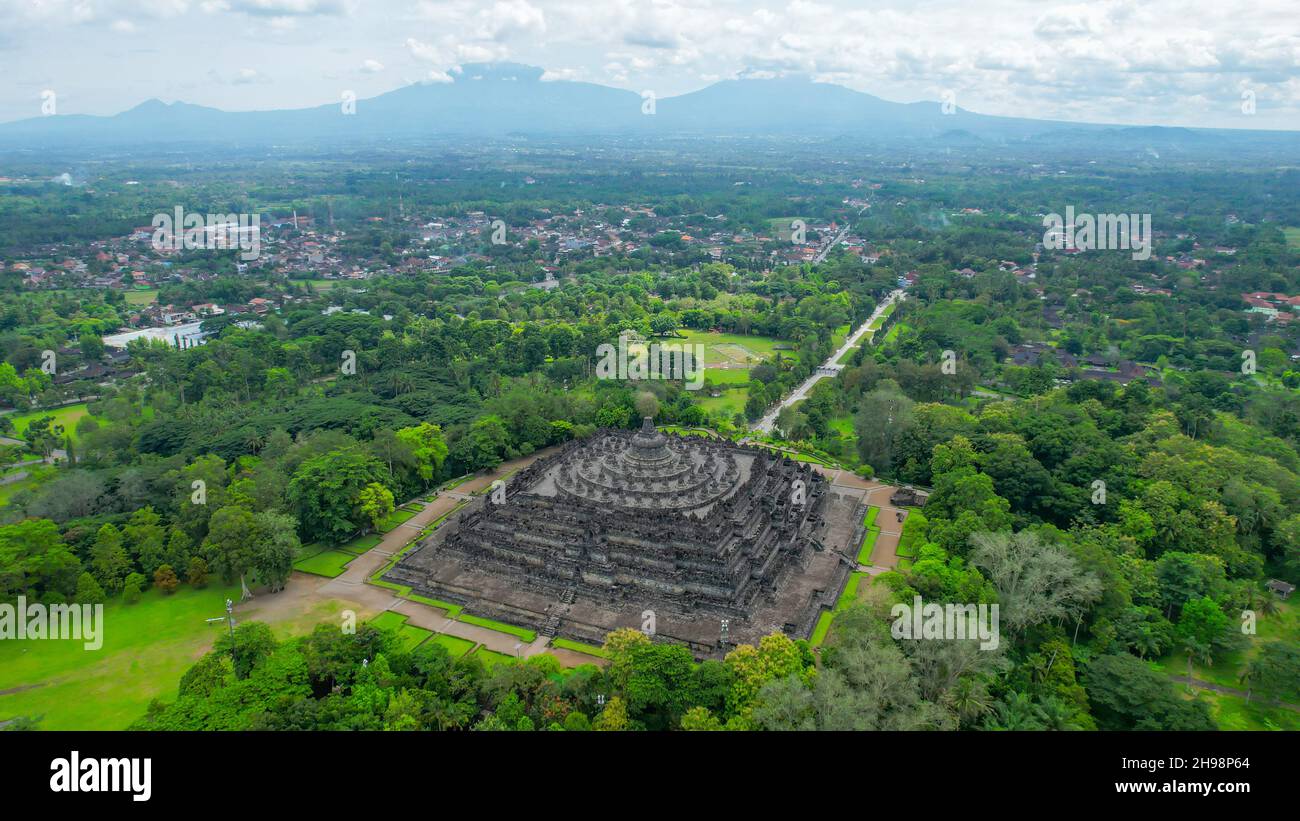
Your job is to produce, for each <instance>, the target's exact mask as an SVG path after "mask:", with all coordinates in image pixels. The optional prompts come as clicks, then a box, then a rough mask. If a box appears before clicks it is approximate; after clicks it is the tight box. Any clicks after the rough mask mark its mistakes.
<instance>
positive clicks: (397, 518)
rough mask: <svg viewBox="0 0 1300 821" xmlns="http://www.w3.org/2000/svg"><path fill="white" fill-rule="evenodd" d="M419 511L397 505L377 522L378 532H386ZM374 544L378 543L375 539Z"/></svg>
mask: <svg viewBox="0 0 1300 821" xmlns="http://www.w3.org/2000/svg"><path fill="white" fill-rule="evenodd" d="M419 512H420V511H418V510H403V509H402V508H400V507H399V508H397V509H396V510H394V511H393V512H392V513H390V514H388V516H386V517H385V518H384V520H383V521H382V522H380V523H379V532H380V533H387V532H388V531H390V530H392V529H393V528H395V527H397V526H398V525H400V524H401V523H402V522H405V521H407V520H408V519H410V518H411V517H413V516H415V514H417V513H419ZM376 544H378V541H376Z"/></svg>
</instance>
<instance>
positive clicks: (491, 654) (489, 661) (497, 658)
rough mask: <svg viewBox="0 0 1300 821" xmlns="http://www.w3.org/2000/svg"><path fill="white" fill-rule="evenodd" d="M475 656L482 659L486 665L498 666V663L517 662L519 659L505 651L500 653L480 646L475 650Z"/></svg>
mask: <svg viewBox="0 0 1300 821" xmlns="http://www.w3.org/2000/svg"><path fill="white" fill-rule="evenodd" d="M474 656H475V658H479V659H482V661H483V665H484V666H485V667H489V668H490V667H496V666H497V665H498V664H503V663H504V664H516V663H518V661H519V659H517V658H515V657H514V656H507V655H506V654H505V653H498V652H497V651H495V650H489V649H487V648H486V647H480V648H478V649H477V650H475V651H474Z"/></svg>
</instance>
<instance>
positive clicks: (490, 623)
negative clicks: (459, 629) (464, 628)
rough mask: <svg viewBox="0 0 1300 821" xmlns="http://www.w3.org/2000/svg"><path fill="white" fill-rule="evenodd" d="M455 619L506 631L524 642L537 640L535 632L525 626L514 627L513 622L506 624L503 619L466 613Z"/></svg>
mask: <svg viewBox="0 0 1300 821" xmlns="http://www.w3.org/2000/svg"><path fill="white" fill-rule="evenodd" d="M456 621H463V622H465V623H466V624H476V625H478V626H479V627H486V628H487V629H489V630H495V631H497V632H498V633H508V634H509V635H512V636H516V637H518V638H520V639H522V640H524V641H526V642H532V641H536V640H537V633H536V632H534V631H532V630H529V629H528V628H526V627H516V626H514V625H513V624H506V623H505V622H503V621H496V620H494V619H485V618H483V617H482V616H471V615H469V614H468V613H461V614H460V617H459V618H458V619H456Z"/></svg>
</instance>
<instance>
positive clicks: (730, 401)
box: [699, 388, 749, 419]
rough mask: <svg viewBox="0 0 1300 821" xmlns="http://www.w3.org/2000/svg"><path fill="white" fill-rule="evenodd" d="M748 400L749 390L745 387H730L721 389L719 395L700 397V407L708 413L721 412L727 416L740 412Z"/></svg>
mask: <svg viewBox="0 0 1300 821" xmlns="http://www.w3.org/2000/svg"><path fill="white" fill-rule="evenodd" d="M748 401H749V390H748V389H747V388H732V389H731V390H729V391H723V393H722V395H721V396H706V397H704V398H702V399H700V402H699V404H700V407H701V408H704V410H705V411H707V412H708V413H717V412H722V413H725V414H726V415H727V418H728V419H730V418H731V417H733V416H735V415H736V414H738V413H742V412H743V411H744V410H745V403H746V402H748Z"/></svg>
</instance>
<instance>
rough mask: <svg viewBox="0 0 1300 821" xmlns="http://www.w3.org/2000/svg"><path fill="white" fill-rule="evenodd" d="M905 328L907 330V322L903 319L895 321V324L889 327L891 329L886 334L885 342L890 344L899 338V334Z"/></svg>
mask: <svg viewBox="0 0 1300 821" xmlns="http://www.w3.org/2000/svg"><path fill="white" fill-rule="evenodd" d="M905 330H907V323H906V322H902V321H899V322H895V323H894V324H893V325H891V326H890V327H889V331H888V332H887V333H886V334H885V340H884V341H885V344H889V343H891V342H893V341H894V340H896V339H898V335H899V334H900V333H902V332H903V331H905Z"/></svg>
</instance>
